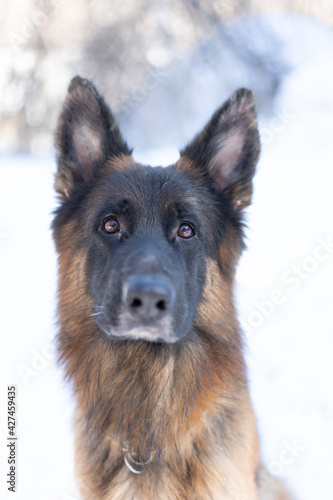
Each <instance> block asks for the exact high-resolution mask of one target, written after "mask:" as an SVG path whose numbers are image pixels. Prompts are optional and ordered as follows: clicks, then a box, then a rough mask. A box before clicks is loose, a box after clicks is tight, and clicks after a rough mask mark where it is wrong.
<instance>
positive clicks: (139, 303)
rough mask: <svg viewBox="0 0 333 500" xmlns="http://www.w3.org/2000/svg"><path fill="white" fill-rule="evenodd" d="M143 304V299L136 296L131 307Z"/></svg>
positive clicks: (135, 307)
mask: <svg viewBox="0 0 333 500" xmlns="http://www.w3.org/2000/svg"><path fill="white" fill-rule="evenodd" d="M141 306H142V300H140V299H137V298H134V299H133V300H132V302H131V303H130V307H134V309H137V308H139V307H141Z"/></svg>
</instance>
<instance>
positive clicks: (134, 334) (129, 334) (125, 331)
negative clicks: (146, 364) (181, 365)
mask: <svg viewBox="0 0 333 500" xmlns="http://www.w3.org/2000/svg"><path fill="white" fill-rule="evenodd" d="M99 327H100V328H101V329H102V330H103V332H104V333H105V334H106V335H107V336H108V337H110V338H111V339H113V340H146V341H148V342H156V343H169V344H173V343H175V342H177V341H178V340H179V338H178V337H177V335H176V334H175V333H174V331H173V329H172V328H171V318H166V321H164V322H163V323H162V324H160V325H159V326H148V325H146V326H145V325H136V326H134V325H132V326H131V327H128V326H125V325H124V324H123V325H122V322H120V325H118V326H111V325H107V326H105V325H102V324H101V323H100V322H99Z"/></svg>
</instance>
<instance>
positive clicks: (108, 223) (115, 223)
mask: <svg viewBox="0 0 333 500" xmlns="http://www.w3.org/2000/svg"><path fill="white" fill-rule="evenodd" d="M102 229H103V231H104V232H105V233H107V234H114V233H118V231H119V230H120V223H119V220H118V219H116V218H115V217H109V218H108V219H106V220H105V221H104V222H103V224H102Z"/></svg>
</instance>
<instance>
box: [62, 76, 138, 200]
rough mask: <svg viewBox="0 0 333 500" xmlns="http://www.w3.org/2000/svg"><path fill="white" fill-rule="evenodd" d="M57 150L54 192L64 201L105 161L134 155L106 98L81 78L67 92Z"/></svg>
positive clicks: (71, 83) (71, 84) (73, 81)
mask: <svg viewBox="0 0 333 500" xmlns="http://www.w3.org/2000/svg"><path fill="white" fill-rule="evenodd" d="M56 150H57V163H58V171H57V174H56V181H55V189H56V191H57V192H58V193H60V194H62V195H64V196H65V197H68V196H69V195H70V194H71V193H72V192H73V190H74V189H75V186H76V185H77V184H78V183H85V182H89V181H90V180H91V179H92V178H93V177H94V175H95V174H96V171H97V169H98V166H99V165H100V164H101V163H103V162H104V161H105V160H106V158H109V157H112V156H114V155H121V154H126V155H130V154H131V151H130V150H129V148H128V146H127V144H126V142H125V141H124V140H123V138H122V136H121V134H120V131H119V129H118V127H117V126H116V124H115V121H114V118H113V116H112V113H111V111H110V109H109V108H108V106H107V105H106V104H105V102H104V100H103V98H102V97H101V96H100V95H99V93H98V92H97V90H96V88H95V87H94V86H93V84H92V83H91V82H89V81H88V80H85V79H83V78H81V77H80V76H76V77H75V78H73V79H72V81H71V82H70V85H69V88H68V94H67V97H66V100H65V103H64V105H63V109H62V112H61V115H60V118H59V121H58V126H57V132H56Z"/></svg>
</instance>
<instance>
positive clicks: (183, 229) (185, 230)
mask: <svg viewBox="0 0 333 500" xmlns="http://www.w3.org/2000/svg"><path fill="white" fill-rule="evenodd" d="M177 234H178V236H180V237H181V238H184V239H186V240H188V239H189V238H192V236H194V235H195V231H194V228H193V227H192V226H191V225H190V224H186V223H184V224H181V225H180V226H179V228H178V231H177Z"/></svg>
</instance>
